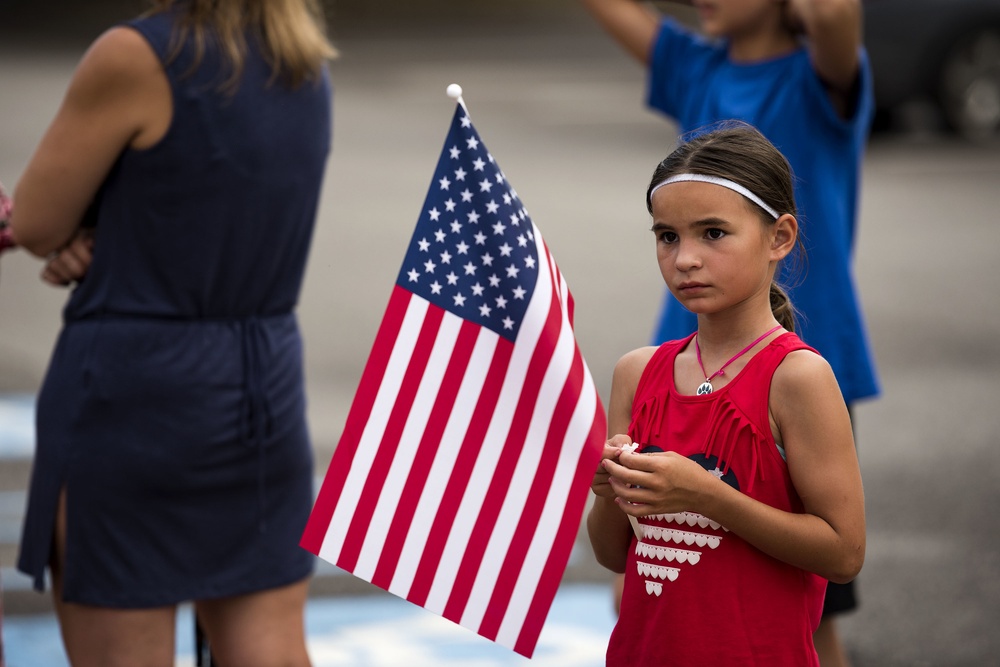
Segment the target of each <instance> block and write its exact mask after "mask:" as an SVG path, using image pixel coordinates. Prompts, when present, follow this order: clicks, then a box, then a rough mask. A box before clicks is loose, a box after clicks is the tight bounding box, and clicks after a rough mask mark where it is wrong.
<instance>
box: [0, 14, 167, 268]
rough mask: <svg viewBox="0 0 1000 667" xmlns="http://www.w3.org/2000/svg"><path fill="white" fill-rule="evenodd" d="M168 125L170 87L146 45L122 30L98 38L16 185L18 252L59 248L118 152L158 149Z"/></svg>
mask: <svg viewBox="0 0 1000 667" xmlns="http://www.w3.org/2000/svg"><path fill="white" fill-rule="evenodd" d="M171 117H172V106H171V93H170V85H169V83H168V82H167V79H166V75H165V74H164V72H163V68H162V67H161V65H160V62H159V59H158V58H157V57H156V54H155V53H154V52H153V49H152V47H150V46H149V44H148V43H147V42H146V40H145V39H144V38H143V37H142V36H141V35H140V34H139V33H137V32H135V31H134V30H132V29H130V28H123V27H118V28H112V29H111V30H109V31H107V32H106V33H104V34H103V35H102V36H101V37H99V38H98V39H97V41H95V42H94V44H93V45H92V46H91V47H90V49H88V51H87V53H86V54H85V55H84V57H83V59H82V60H81V62H80V65H79V66H78V67H77V70H76V72H75V73H74V74H73V78H72V80H71V81H70V84H69V88H68V90H67V92H66V96H65V98H64V100H63V103H62V106H61V107H60V109H59V111H58V113H57V114H56V117H55V119H54V120H53V121H52V124H51V125H50V126H49V128H48V130H47V131H46V133H45V135H44V137H43V138H42V141H41V143H40V144H39V145H38V148H37V149H36V150H35V153H34V155H33V156H32V158H31V161H30V162H29V163H28V166H27V167H26V169H25V172H24V175H23V176H22V177H21V180H20V181H19V182H18V185H17V189H16V191H15V194H14V201H15V202H16V206H15V209H14V212H13V215H12V216H11V230H12V232H13V235H14V239H15V240H16V241H17V243H18V245H21V246H23V247H24V248H26V249H27V250H29V251H30V252H32V253H34V254H35V255H38V256H41V257H44V256H47V255H49V254H50V253H52V252H54V251H55V250H57V249H59V248H61V247H63V246H65V245H66V244H67V243H68V242H69V241H70V240H71V239H72V238H73V235H74V233H75V232H76V229H77V228H78V227H79V225H80V221H81V220H82V218H83V215H84V212H85V211H86V210H87V206H88V205H89V204H90V202H91V201H92V200H93V198H94V195H95V194H96V193H97V190H98V188H99V187H100V185H101V183H102V182H103V181H104V179H105V178H106V177H107V174H108V171H109V170H110V169H111V167H112V165H113V164H114V162H115V160H116V159H117V158H118V156H119V155H120V154H121V152H122V151H123V150H125V148H127V147H130V146H131V147H133V148H145V147H148V146H151V145H153V144H154V143H156V141H159V139H160V138H161V137H162V136H163V134H164V133H165V132H166V130H167V128H168V127H169V124H170V119H171Z"/></svg>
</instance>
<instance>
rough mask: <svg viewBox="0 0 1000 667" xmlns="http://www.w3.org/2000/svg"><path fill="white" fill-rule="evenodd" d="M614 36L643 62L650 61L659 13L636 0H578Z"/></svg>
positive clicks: (633, 55) (645, 63)
mask: <svg viewBox="0 0 1000 667" xmlns="http://www.w3.org/2000/svg"><path fill="white" fill-rule="evenodd" d="M580 1H581V2H582V3H583V6H584V7H586V8H587V10H589V11H590V13H591V14H593V15H594V18H596V19H597V22H598V23H600V24H601V25H602V26H603V27H604V29H605V30H607V31H608V33H610V34H611V36H612V37H614V38H615V40H616V41H617V42H618V43H619V44H621V46H622V47H624V48H625V50H626V51H627V52H628V53H629V54H631V55H632V57H634V58H635V59H636V60H638V61H639V62H641V63H642V64H643V65H648V64H649V52H650V51H651V50H652V49H653V41H654V40H655V39H656V31H657V29H658V27H659V24H660V17H659V16H658V15H657V14H656V12H654V11H653V10H652V9H650V8H649V7H646V6H645V5H642V4H640V3H638V2H636V0H580Z"/></svg>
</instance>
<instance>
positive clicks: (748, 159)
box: [646, 121, 805, 331]
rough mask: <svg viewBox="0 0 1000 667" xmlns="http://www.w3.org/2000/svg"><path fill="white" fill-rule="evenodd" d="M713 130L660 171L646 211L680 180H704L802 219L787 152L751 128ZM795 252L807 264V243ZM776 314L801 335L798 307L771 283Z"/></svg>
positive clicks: (729, 125)
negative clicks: (664, 187) (667, 185)
mask: <svg viewBox="0 0 1000 667" xmlns="http://www.w3.org/2000/svg"><path fill="white" fill-rule="evenodd" d="M713 128H714V129H712V130H711V131H708V132H703V133H701V134H696V135H695V136H694V137H693V138H691V139H689V140H688V141H686V142H684V143H682V144H681V145H680V146H679V147H678V148H677V149H676V150H674V152H673V153H671V154H670V155H669V156H668V157H667V158H666V159H665V160H663V162H661V163H660V164H659V165H657V167H656V169H655V170H654V171H653V178H652V179H651V180H650V183H649V187H648V188H647V189H646V209H647V210H648V211H649V212H650V213H652V212H653V203H652V199H651V197H652V191H653V188H654V187H656V186H657V185H659V184H660V183H662V182H663V181H664V180H666V179H667V178H670V177H671V176H675V175H677V174H701V175H704V176H716V177H719V178H725V179H728V180H730V181H733V182H735V183H739V184H740V185H742V186H743V187H745V188H746V189H747V190H749V191H750V192H752V193H754V194H755V195H757V196H758V197H760V199H761V200H763V201H764V203H766V204H767V205H768V206H770V207H771V208H773V209H774V210H775V211H777V212H778V215H779V216H781V215H783V214H785V213H790V214H792V215H796V214H797V213H796V207H795V190H794V187H793V182H792V169H791V167H790V166H789V164H788V160H787V159H785V156H784V155H782V154H781V151H779V150H778V149H777V148H775V146H774V144H772V143H771V142H770V141H768V140H767V138H766V137H765V136H764V135H763V134H761V133H760V131H758V130H757V129H756V128H754V127H753V126H752V125H748V124H747V123H743V122H739V121H726V122H724V123H719V124H717V125H714V126H713ZM744 201H745V202H746V204H747V206H748V207H750V208H751V209H752V210H754V211H755V212H756V213H757V214H758V215H759V217H760V219H761V222H763V223H764V224H766V225H772V224H774V220H775V219H774V218H773V217H771V215H770V214H769V213H768V212H767V211H765V210H764V209H762V208H761V207H760V206H758V205H757V204H755V203H753V202H752V201H750V200H749V199H745V198H744ZM795 250H796V259H798V260H804V258H805V249H804V248H803V246H802V241H801V239H798V240H797V241H796V249H795ZM771 312H772V313H774V317H775V319H777V320H778V323H780V324H781V326H783V327H784V328H785V329H787V330H789V331H795V317H796V311H795V307H794V306H793V305H792V302H791V299H789V298H788V294H787V293H786V292H785V290H784V289H783V288H782V286H781V285H780V284H779V283H778V282H777V280H773V281H772V282H771Z"/></svg>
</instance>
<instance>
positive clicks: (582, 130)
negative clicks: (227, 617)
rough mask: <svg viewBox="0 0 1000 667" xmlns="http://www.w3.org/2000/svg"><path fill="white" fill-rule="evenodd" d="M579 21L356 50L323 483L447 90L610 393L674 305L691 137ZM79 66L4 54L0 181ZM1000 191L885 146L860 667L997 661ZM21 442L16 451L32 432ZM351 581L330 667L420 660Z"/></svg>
mask: <svg viewBox="0 0 1000 667" xmlns="http://www.w3.org/2000/svg"><path fill="white" fill-rule="evenodd" d="M508 18H510V17H508ZM515 18H516V17H515ZM581 18H582V17H579V16H578V15H575V14H574V15H571V16H568V17H567V19H566V20H565V21H560V22H547V23H544V24H538V25H536V24H531V23H528V24H524V25H517V22H516V21H512V20H507V21H501V22H498V21H496V20H490V19H487V18H484V19H482V20H480V21H478V22H471V23H469V22H467V23H464V24H462V25H459V26H455V25H440V26H434V25H425V26H423V27H422V28H421V31H422V34H421V35H414V31H407V30H405V29H404V28H401V27H398V26H397V27H395V28H393V29H391V30H386V31H381V32H361V31H359V32H357V33H355V34H344V35H343V36H342V38H341V39H340V46H341V48H342V50H343V53H344V56H343V58H342V59H341V60H340V62H339V63H338V64H336V65H335V67H334V78H335V82H336V85H337V91H336V97H335V113H336V130H335V140H334V154H333V158H332V160H331V162H330V169H329V173H328V177H327V186H326V191H325V193H324V200H323V205H322V210H321V213H320V227H319V229H318V231H317V234H316V239H315V247H314V252H313V255H312V258H311V263H310V267H309V272H308V275H307V278H306V288H305V291H304V293H303V297H302V302H301V308H300V313H301V320H302V325H303V330H304V334H305V336H306V343H307V363H308V377H309V391H310V395H311V412H310V419H311V421H312V428H313V432H314V435H315V440H316V449H317V462H318V466H319V468H318V469H319V470H324V469H325V466H326V462H327V461H328V460H329V456H330V454H331V452H332V449H333V447H334V445H335V443H336V440H337V437H338V435H339V430H340V427H341V425H342V423H343V420H344V417H345V416H346V411H347V408H348V406H349V403H350V400H351V397H352V395H353V391H354V387H355V385H356V383H357V380H358V377H359V376H360V373H361V369H362V367H363V364H364V360H365V358H366V356H367V353H368V347H369V345H370V341H371V340H372V337H373V336H374V332H375V329H376V328H377V326H378V323H379V320H380V318H381V312H382V309H383V307H384V305H385V302H386V299H387V297H388V293H389V289H390V286H391V284H392V282H393V280H394V278H395V274H396V272H397V270H398V266H399V261H400V259H401V257H402V253H403V248H404V246H405V244H406V242H407V240H408V238H409V235H410V233H411V231H412V227H413V224H414V222H415V220H416V215H417V211H418V207H419V206H420V204H421V202H422V201H423V197H424V194H425V190H426V187H427V184H428V182H429V180H430V177H431V174H432V171H433V167H434V164H435V161H436V159H437V155H438V151H439V150H440V147H441V142H442V141H443V138H444V133H445V130H446V127H447V123H448V121H449V118H450V114H451V112H452V105H451V101H450V100H449V99H448V98H447V97H446V96H445V94H444V89H445V87H446V86H447V84H449V83H451V82H453V81H457V82H459V83H461V84H462V85H463V86H464V87H465V91H466V95H465V98H466V101H467V103H468V105H469V108H470V111H471V114H472V117H473V119H474V121H475V122H476V125H477V128H478V129H479V131H480V133H481V135H482V136H483V139H484V141H485V142H486V143H487V145H488V146H489V147H490V149H491V150H492V152H493V154H494V156H495V157H496V158H497V160H498V161H499V162H500V163H501V164H502V165H503V168H504V170H505V172H506V173H507V175H508V176H509V178H510V179H511V182H512V183H513V184H514V185H515V187H516V188H517V189H518V192H519V194H520V195H521V197H522V199H523V201H524V202H525V203H526V205H527V206H528V208H529V210H530V211H531V213H532V217H533V218H534V220H535V222H536V223H537V224H538V225H539V226H540V227H541V228H542V230H543V231H544V232H545V235H546V240H547V242H548V244H549V246H550V247H551V249H552V250H553V252H554V254H555V256H556V258H557V259H558V260H559V263H560V266H561V268H562V270H563V272H564V274H565V275H566V276H567V278H568V280H569V281H570V285H571V287H572V288H573V292H574V296H575V297H576V302H577V331H578V337H579V340H580V344H581V348H582V350H583V352H584V355H585V356H586V358H587V360H588V363H589V365H590V367H591V370H592V371H593V373H594V375H595V378H596V379H597V381H598V384H599V387H600V388H601V390H602V393H604V395H605V396H606V395H607V388H608V382H609V378H610V372H611V367H612V366H613V364H614V362H615V360H616V359H617V358H618V356H619V355H620V354H622V353H623V352H625V351H627V350H628V349H631V348H632V347H635V346H638V345H641V344H644V343H645V342H646V339H647V337H648V335H649V332H650V330H651V327H652V322H653V319H654V317H655V313H656V310H657V304H658V302H659V297H660V294H661V289H662V288H661V284H660V279H659V277H658V274H657V271H656V267H655V264H654V263H653V259H652V248H651V243H650V239H649V238H648V236H649V235H648V231H647V230H648V219H647V217H646V214H645V211H644V209H643V204H642V192H643V190H644V184H645V182H646V180H647V179H648V177H649V173H650V172H651V169H652V166H653V165H654V164H655V163H656V162H657V161H658V160H659V159H660V158H662V157H663V155H665V154H666V153H667V152H669V149H670V147H671V146H672V145H673V142H674V133H673V131H672V128H671V126H670V125H669V124H668V123H666V122H665V121H663V120H662V119H660V118H658V117H655V116H654V115H652V114H650V113H649V112H646V111H644V110H643V108H642V105H641V94H640V90H641V87H642V76H641V72H640V71H639V70H638V69H637V68H636V67H635V66H633V65H632V64H631V62H629V61H628V60H626V59H625V58H624V56H622V55H621V54H620V53H619V52H618V51H617V49H616V48H615V47H614V46H613V45H612V44H610V43H609V41H608V40H607V39H606V38H605V37H604V36H603V35H602V34H600V33H598V32H597V31H596V29H593V27H592V26H590V24H589V23H588V22H587V21H585V20H581ZM5 49H6V50H5ZM77 55H78V51H74V50H73V49H69V50H68V51H67V52H53V51H44V52H41V51H37V50H29V49H25V48H19V49H11V48H10V47H4V46H3V45H0V91H3V94H2V95H0V178H2V179H4V180H5V181H6V182H7V183H8V184H10V183H13V182H16V180H17V177H18V175H19V173H20V170H21V169H22V168H23V166H24V163H25V161H26V160H27V159H28V157H29V156H30V152H31V150H32V147H33V146H34V144H35V143H36V142H37V139H38V136H39V134H40V133H41V131H42V129H43V128H44V126H45V124H46V123H47V122H48V119H49V118H50V117H51V114H52V113H53V112H54V110H55V108H56V105H57V103H58V100H59V97H60V95H61V92H62V89H63V86H64V85H65V82H66V79H67V77H68V76H69V74H70V73H71V71H72V66H73V62H74V59H75V57H76V56H77ZM998 182H1000V147H997V146H982V145H980V146H971V145H967V144H963V143H960V142H956V141H953V140H950V139H947V138H944V137H938V136H932V135H926V134H920V133H918V134H915V135H913V134H911V135H906V136H893V137H883V138H880V139H878V140H876V141H875V142H874V143H873V145H872V148H871V151H870V154H869V157H868V159H867V162H866V165H865V183H864V198H863V206H862V216H861V218H862V219H861V232H860V237H859V245H858V257H857V274H858V279H859V285H860V289H861V292H862V294H863V298H864V302H865V305H866V310H867V313H868V320H869V324H870V328H871V334H872V343H873V347H874V349H875V353H876V355H877V359H878V363H879V367H880V372H881V379H882V383H883V388H884V395H883V397H882V398H880V399H879V400H878V401H875V402H871V403H867V404H864V405H862V406H860V407H859V409H858V411H857V429H858V434H859V441H860V445H861V452H862V467H863V473H864V477H865V484H866V493H867V507H868V525H869V545H868V558H867V561H866V564H865V569H864V571H863V572H862V574H861V578H860V579H859V590H860V594H861V598H862V606H861V609H860V610H859V611H858V612H857V613H855V614H853V615H851V616H849V617H847V618H845V619H844V622H843V623H842V627H843V633H844V636H845V641H846V644H847V646H848V648H849V650H850V652H851V654H852V656H853V657H854V659H855V664H856V665H861V666H864V665H878V666H883V665H889V666H892V665H933V666H938V665H940V666H942V667H944V666H953V665H988V664H1000V663H998V659H997V656H998V655H1000V633H997V632H996V631H995V628H994V626H995V624H996V621H997V619H1000V537H998V536H1000V518H998V516H997V514H996V512H994V511H993V509H994V508H996V507H997V506H998V504H1000V486H998V484H997V480H998V479H1000V455H998V454H997V453H996V451H995V450H996V443H997V442H998V441H1000V410H998V409H997V396H998V395H1000V392H998V389H1000V380H998V378H1000V373H998V371H1000V300H998V298H997V294H998V290H1000V271H997V268H996V266H997V260H998V259H1000V250H998V248H1000V226H998V225H997V223H996V211H998V210H1000V188H997V183H998ZM0 270H2V288H0V393H4V394H5V395H6V398H5V399H4V400H3V401H0V424H2V428H3V430H4V431H5V432H9V431H18V430H19V429H24V425H23V414H24V412H25V406H26V405H27V406H28V409H29V410H30V395H31V394H32V393H33V392H34V391H35V390H36V388H37V386H38V382H39V380H40V378H41V376H42V374H43V372H44V368H45V363H46V359H47V356H48V354H49V352H50V349H51V345H52V341H53V339H54V336H55V333H56V330H57V327H58V311H59V307H60V305H61V303H62V301H63V299H64V294H62V293H60V292H58V291H56V290H51V289H48V288H46V287H43V286H41V285H40V284H38V283H37V280H36V275H37V270H38V265H37V263H36V262H34V261H32V260H30V259H29V258H27V257H25V256H24V255H17V254H15V255H11V256H5V257H4V259H3V266H2V267H0ZM345 287H346V289H345ZM25 396H27V397H29V398H19V397H25ZM11 406H13V407H11ZM19 415H20V416H19ZM19 432H20V433H21V435H20V436H11V437H12V438H14V437H21V438H23V430H21V431H19ZM28 467H29V462H28V461H27V460H26V459H25V458H24V456H23V455H22V454H14V455H11V456H9V457H8V458H6V459H4V460H3V462H2V464H0V519H2V522H0V537H2V538H3V542H4V545H3V546H2V547H0V562H2V563H3V564H5V565H9V564H10V563H11V562H12V561H13V558H14V555H13V554H14V552H15V545H14V544H12V542H13V541H16V539H17V523H18V521H19V512H20V507H21V505H20V504H19V503H22V502H23V488H24V484H25V480H26V476H27V471H28ZM602 578H603V574H602V573H601V572H600V570H599V569H598V568H597V566H596V565H595V564H594V563H593V562H592V560H590V559H589V556H588V555H587V552H586V549H582V550H581V551H580V552H579V553H578V556H577V559H576V560H575V562H574V564H573V566H572V567H571V568H570V571H569V572H568V574H567V585H566V587H565V594H566V595H570V596H572V595H575V594H576V592H577V591H583V593H581V597H579V598H576V597H572V598H571V602H570V604H569V606H570V607H571V608H573V609H574V610H576V611H579V610H581V609H582V610H585V613H583V614H579V615H577V616H575V617H573V618H576V619H577V620H571V621H568V622H567V623H568V625H569V626H571V627H572V628H575V629H572V630H567V632H569V633H570V634H572V633H574V632H577V631H578V630H579V629H580V628H582V632H583V633H584V634H587V633H589V635H590V636H591V638H601V640H602V641H603V637H604V636H606V635H602V634H601V632H605V631H606V627H605V629H603V630H600V631H597V630H595V629H594V628H593V626H592V625H588V624H589V623H591V622H593V621H594V619H601V618H604V619H605V620H606V615H607V608H606V605H605V602H606V599H605V598H604V596H603V593H602V589H601V588H600V587H599V588H597V589H593V588H589V587H588V582H595V581H600V580H601V579H602ZM352 581H354V580H353V579H352V578H350V577H343V576H337V575H336V574H329V575H328V576H324V577H321V578H320V580H319V581H318V582H317V586H316V594H317V597H316V599H315V601H314V602H313V604H311V605H310V609H311V610H320V609H326V608H327V607H326V606H325V605H329V606H330V608H332V609H334V610H335V611H332V612H329V614H328V613H327V612H326V611H315V612H313V611H311V612H310V614H315V616H314V618H315V619H317V620H315V621H313V624H312V625H311V626H310V637H311V639H313V638H314V641H315V643H314V647H316V650H317V651H320V650H322V651H327V650H329V651H331V653H330V655H333V656H335V657H332V658H330V659H329V660H328V661H326V662H322V660H325V659H326V658H322V659H321V658H317V662H318V663H319V664H338V665H348V664H349V665H361V664H372V665H376V664H378V665H381V664H400V663H398V662H397V663H392V662H391V660H390V659H389V658H383V657H377V656H375V657H371V656H370V657H368V658H366V657H358V656H359V655H360V654H358V653H350V651H355V650H361V649H360V648H358V646H359V642H360V641H361V640H360V639H359V638H363V637H370V636H371V635H368V634H365V633H367V632H369V631H374V632H377V631H378V626H365V627H364V629H363V630H362V628H361V627H358V626H356V625H354V624H353V620H349V618H350V617H345V616H343V615H342V614H343V610H344V609H360V608H361V607H360V606H359V605H361V604H362V603H361V602H358V598H355V597H353V596H355V595H358V594H362V593H364V592H365V587H364V586H359V585H357V584H352V583H350V582H352ZM3 582H4V586H5V604H6V606H7V609H6V611H7V613H8V614H9V615H11V616H9V617H8V619H6V621H5V625H6V628H5V633H7V634H8V637H9V638H8V642H10V643H11V646H10V648H9V651H10V656H9V657H10V659H11V662H12V664H14V665H16V664H18V661H19V662H20V664H48V663H47V662H33V661H29V659H28V658H27V657H24V658H23V659H20V660H19V656H18V655H16V654H15V653H14V650H15V646H18V645H17V643H16V641H17V640H15V639H13V637H15V636H21V635H19V634H16V633H20V632H21V629H19V628H25V627H27V625H22V623H24V624H27V623H29V621H31V619H32V618H34V619H40V621H39V626H40V627H41V628H42V629H41V630H38V632H42V633H43V634H44V633H48V634H44V636H46V637H48V639H47V640H45V641H49V642H51V641H55V640H54V637H55V635H54V634H52V631H53V628H54V625H53V624H52V622H51V618H50V617H47V616H44V615H43V616H35V617H32V616H28V615H26V614H28V613H29V612H32V611H34V612H44V611H45V608H46V605H45V604H44V598H42V599H41V600H39V599H38V598H37V597H27V596H25V595H24V594H23V592H21V589H23V587H24V581H23V577H20V576H19V575H16V574H15V573H13V572H11V571H10V570H9V569H5V570H4V572H3ZM369 588H370V587H369ZM584 593H585V594H584ZM344 595H349V596H350V597H346V598H345V597H343V596H344ZM561 595H563V594H561ZM363 599H367V600H382V601H383V602H384V603H385V604H387V605H389V606H387V607H377V611H376V612H373V613H375V614H376V615H379V616H380V615H383V614H386V615H387V616H389V617H392V618H396V617H395V616H394V614H395V613H397V612H396V611H387V610H399V609H401V607H400V606H399V605H403V606H404V607H406V604H405V603H397V601H395V600H385V599H384V598H383V597H381V596H379V597H375V598H371V597H369V598H363ZM561 599H563V598H561ZM29 600H35V601H34V602H29ZM365 604H367V603H365ZM372 604H376V603H375V602H372ZM379 604H381V603H379ZM418 611H419V610H418ZM359 613H360V612H359ZM567 618H569V617H567ZM555 619H556V614H555V613H554V614H553V621H552V622H553V623H555ZM580 619H585V620H584V621H581V620H580ZM428 625H429V624H428ZM550 625H551V623H550ZM422 627H424V621H423V620H413V621H412V622H408V623H407V624H406V625H405V626H403V627H402V628H399V629H398V631H394V637H398V638H401V639H405V640H406V641H411V640H412V641H414V642H415V643H423V644H422V645H424V646H425V647H426V646H431V647H433V648H427V649H426V650H427V651H430V654H429V655H432V656H434V655H437V654H436V653H435V652H439V651H446V650H450V649H449V648H448V647H450V646H452V644H453V643H454V642H458V643H461V644H464V642H465V640H464V639H455V637H454V635H450V634H448V635H445V634H440V632H442V631H439V630H427V631H424V630H421V629H420V628H422ZM602 627H603V626H602ZM373 628H374V629H373ZM547 631H548V630H547ZM24 632H28V631H27V630H25V631H24ZM12 633H14V634H12ZM375 636H379V635H375ZM544 637H545V635H543V638H544ZM581 641H582V640H581ZM39 643H40V642H38V641H34V640H30V639H29V640H27V641H25V642H23V643H21V644H20V646H21V647H33V646H36V645H39ZM595 643H597V644H600V643H601V642H595ZM584 645H586V646H590V644H589V643H585V644H584ZM320 646H322V647H324V648H322V649H320V648H318V647H320ZM345 647H346V648H345ZM18 650H21V649H18ZM25 650H26V649H25ZM456 650H460V649H456ZM462 650H464V649H462ZM600 650H601V649H599V648H598V647H594V648H593V652H594V653H595V655H597V656H598V658H597V662H594V658H593V657H592V656H588V657H586V658H580V657H574V656H573V655H568V654H567V655H568V657H565V656H564V657H560V658H559V659H560V660H564V661H563V662H559V663H558V664H565V665H590V664H599V662H600V659H599V655H600ZM338 651H344V652H343V653H338ZM323 655H324V656H325V655H327V654H326V653H323ZM439 659H440V660H441V662H436V663H435V664H463V665H470V664H476V665H480V664H481V665H492V664H507V663H503V662H495V661H494V662H490V661H491V660H495V658H494V657H491V656H490V655H488V651H486V650H485V649H481V647H478V646H476V645H474V646H473V648H470V649H469V652H468V653H467V654H463V655H462V657H460V658H443V657H439ZM365 660H368V662H365ZM379 660H382V662H379ZM447 660H452V662H450V663H448V662H447ZM430 662H431V658H428V664H429V663H430ZM53 664H57V663H53ZM407 664H412V663H409V662H407ZM552 664H556V663H552Z"/></svg>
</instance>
